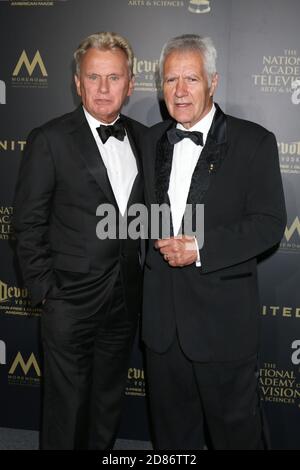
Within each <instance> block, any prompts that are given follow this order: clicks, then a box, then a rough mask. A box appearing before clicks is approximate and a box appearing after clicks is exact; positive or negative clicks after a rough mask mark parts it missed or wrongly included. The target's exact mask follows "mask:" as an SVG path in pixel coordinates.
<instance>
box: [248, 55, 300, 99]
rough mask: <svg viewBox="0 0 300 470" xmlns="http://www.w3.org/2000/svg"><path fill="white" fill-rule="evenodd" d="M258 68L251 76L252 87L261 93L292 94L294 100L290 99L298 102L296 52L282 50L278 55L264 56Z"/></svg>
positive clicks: (298, 59) (299, 72)
mask: <svg viewBox="0 0 300 470" xmlns="http://www.w3.org/2000/svg"><path fill="white" fill-rule="evenodd" d="M259 68H260V70H258V71H257V73H256V74H253V75H252V79H253V85H254V86H255V87H257V88H259V90H260V91H261V92H262V93H275V94H280V93H288V94H290V93H292V92H293V95H292V96H293V97H294V98H292V99H294V101H298V97H299V98H300V92H298V81H299V80H300V57H299V56H298V53H297V50H295V49H284V50H283V51H282V53H279V54H278V55H264V56H263V57H262V58H261V64H260V66H259ZM295 83H296V85H295ZM299 83H300V82H299ZM299 86H300V85H299ZM294 88H296V89H294ZM293 90H294V91H293Z"/></svg>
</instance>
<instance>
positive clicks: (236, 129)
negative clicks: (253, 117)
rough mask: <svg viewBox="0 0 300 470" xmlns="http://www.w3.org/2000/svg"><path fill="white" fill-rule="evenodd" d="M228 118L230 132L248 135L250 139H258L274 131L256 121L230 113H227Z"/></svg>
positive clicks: (243, 135)
mask: <svg viewBox="0 0 300 470" xmlns="http://www.w3.org/2000/svg"><path fill="white" fill-rule="evenodd" d="M226 118H227V129H228V131H229V133H233V134H236V135H239V136H242V137H247V138H249V139H255V140H256V141H257V140H261V139H263V138H264V137H266V136H267V135H270V134H272V132H270V131H269V130H268V129H266V128H265V127H263V126H261V125H260V124H257V123H256V122H252V121H247V120H246V119H240V118H237V117H234V116H230V115H226Z"/></svg>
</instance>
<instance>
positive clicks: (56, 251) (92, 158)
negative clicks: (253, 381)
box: [14, 106, 145, 315]
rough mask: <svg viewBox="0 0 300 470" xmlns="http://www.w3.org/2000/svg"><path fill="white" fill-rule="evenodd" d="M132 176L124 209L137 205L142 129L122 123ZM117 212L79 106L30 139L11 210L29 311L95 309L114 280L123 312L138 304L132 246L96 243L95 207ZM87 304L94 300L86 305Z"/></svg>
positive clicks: (140, 195) (135, 245)
mask: <svg viewBox="0 0 300 470" xmlns="http://www.w3.org/2000/svg"><path fill="white" fill-rule="evenodd" d="M123 118H124V121H125V127H126V131H127V135H128V138H129V141H130V144H131V147H132V150H133V153H134V155H135V158H136V161H137V167H138V172H139V173H138V175H137V177H136V180H135V182H134V185H133V188H132V192H131V195H130V199H129V202H128V205H130V204H134V203H137V202H142V201H143V186H142V176H141V162H140V155H139V148H140V138H141V137H142V136H143V134H144V133H145V127H144V126H143V125H142V124H139V123H138V122H136V121H134V120H132V119H129V118H127V117H125V116H123ZM103 203H110V204H112V205H113V206H114V207H115V208H116V211H117V225H118V214H119V211H118V206H117V203H116V201H115V197H114V194H113V191H112V188H111V185H110V182H109V178H108V175H107V171H106V168H105V165H104V163H103V161H102V159H101V155H100V154H99V150H98V147H97V144H96V142H95V140H94V137H93V135H92V133H91V130H90V128H89V125H88V123H87V121H86V118H85V115H84V112H83V109H82V107H81V106H80V107H79V108H78V109H76V110H75V111H74V112H71V113H69V114H66V115H64V116H61V117H59V118H57V119H55V120H52V121H50V122H49V123H47V124H45V125H43V126H42V127H40V128H38V129H35V130H33V131H32V132H31V134H30V135H29V138H28V142H27V145H26V149H25V153H24V156H23V160H22V164H21V168H20V174H19V179H18V183H17V188H16V197H15V204H14V229H15V232H16V237H17V248H18V255H19V259H20V263H21V267H22V271H23V275H24V279H25V283H26V285H27V286H28V288H29V290H30V292H31V295H32V302H33V304H34V305H36V304H38V303H39V302H41V301H42V299H44V298H45V297H49V298H50V297H55V298H62V299H64V300H69V301H70V302H71V303H73V305H74V307H76V306H78V305H81V306H87V305H89V308H91V309H95V310H96V309H97V308H98V309H99V307H100V306H101V302H102V301H104V300H105V297H107V295H109V293H110V292H111V289H112V288H113V285H114V283H115V281H116V278H117V276H118V274H119V273H121V279H122V282H123V285H124V291H125V298H126V302H127V307H128V309H130V311H131V313H132V314H133V315H134V314H135V313H137V311H138V310H139V307H140V304H139V300H140V299H141V295H140V289H141V267H140V263H139V241H138V240H119V239H115V240H109V239H106V240H99V239H98V238H97V236H96V225H97V223H98V222H99V217H97V216H96V209H97V207H98V206H99V205H100V204H103ZM92 299H94V301H93V300H92Z"/></svg>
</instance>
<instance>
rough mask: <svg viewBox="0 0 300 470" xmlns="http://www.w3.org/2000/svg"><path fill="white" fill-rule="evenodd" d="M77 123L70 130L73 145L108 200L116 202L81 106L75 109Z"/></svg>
mask: <svg viewBox="0 0 300 470" xmlns="http://www.w3.org/2000/svg"><path fill="white" fill-rule="evenodd" d="M76 112H77V113H78V116H77V125H76V126H75V128H73V130H72V137H73V139H74V142H75V147H76V148H77V149H78V150H79V154H80V157H81V158H82V160H83V161H84V163H85V165H86V167H87V169H88V171H89V172H90V173H91V175H92V176H93V177H94V179H95V180H96V182H97V184H98V185H99V186H100V188H101V189H102V191H103V193H104V194H105V196H106V197H107V199H108V201H110V202H111V203H113V204H117V203H116V200H115V196H114V193H113V190H112V187H111V185H110V182H109V178H108V175H107V170H106V167H105V165H104V163H103V160H102V157H101V154H100V152H99V149H98V147H97V144H96V142H95V139H94V136H93V134H92V132H91V129H90V127H89V125H88V122H87V120H86V118H85V115H84V112H83V109H82V107H81V106H80V108H78V109H77V111H76Z"/></svg>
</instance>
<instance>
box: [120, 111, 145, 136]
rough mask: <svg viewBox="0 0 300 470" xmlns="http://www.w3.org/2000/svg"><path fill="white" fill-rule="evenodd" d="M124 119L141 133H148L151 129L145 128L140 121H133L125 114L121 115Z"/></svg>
mask: <svg viewBox="0 0 300 470" xmlns="http://www.w3.org/2000/svg"><path fill="white" fill-rule="evenodd" d="M121 116H122V117H123V118H124V119H126V121H127V123H128V124H129V125H130V126H131V127H132V128H133V129H134V130H135V131H136V132H139V133H143V132H147V131H148V130H149V127H147V126H145V125H144V124H142V123H141V122H139V121H136V120H135V119H132V118H130V117H128V116H125V115H124V114H122V115H121Z"/></svg>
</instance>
